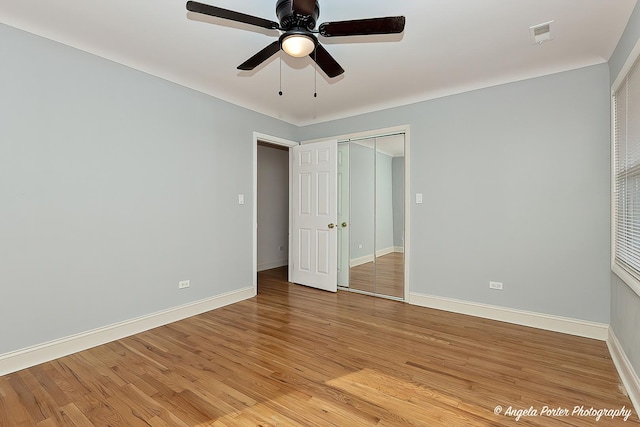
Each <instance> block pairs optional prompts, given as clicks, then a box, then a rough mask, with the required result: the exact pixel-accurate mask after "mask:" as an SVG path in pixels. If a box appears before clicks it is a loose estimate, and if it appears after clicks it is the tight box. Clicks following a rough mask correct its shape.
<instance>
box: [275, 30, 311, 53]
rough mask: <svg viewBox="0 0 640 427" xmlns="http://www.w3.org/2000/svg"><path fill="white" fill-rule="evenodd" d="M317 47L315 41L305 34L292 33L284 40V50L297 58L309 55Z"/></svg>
mask: <svg viewBox="0 0 640 427" xmlns="http://www.w3.org/2000/svg"><path fill="white" fill-rule="evenodd" d="M315 48H316V44H315V41H314V40H313V39H312V38H311V37H309V36H305V35H303V34H292V35H290V36H287V37H285V38H284V39H283V40H282V50H284V51H285V52H286V53H287V55H289V56H293V57H295V58H302V57H303V56H308V55H309V54H311V52H313V51H314V49H315Z"/></svg>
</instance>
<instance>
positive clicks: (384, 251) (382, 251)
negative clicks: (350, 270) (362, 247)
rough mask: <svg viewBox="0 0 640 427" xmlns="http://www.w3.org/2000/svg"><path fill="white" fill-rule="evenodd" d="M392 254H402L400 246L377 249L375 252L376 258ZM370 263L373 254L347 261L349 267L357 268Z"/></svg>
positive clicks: (402, 249) (402, 250)
mask: <svg viewBox="0 0 640 427" xmlns="http://www.w3.org/2000/svg"><path fill="white" fill-rule="evenodd" d="M393 252H404V248H402V247H400V246H389V247H388V248H384V249H378V250H377V251H376V256H385V255H388V254H390V253H393ZM371 261H373V254H369V255H365V256H361V257H359V258H352V259H350V260H349V266H350V267H357V266H359V265H362V264H366V263H368V262H371Z"/></svg>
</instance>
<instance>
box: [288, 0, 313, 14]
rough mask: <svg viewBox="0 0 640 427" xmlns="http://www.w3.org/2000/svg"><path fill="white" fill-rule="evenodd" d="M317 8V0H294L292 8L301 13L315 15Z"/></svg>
mask: <svg viewBox="0 0 640 427" xmlns="http://www.w3.org/2000/svg"><path fill="white" fill-rule="evenodd" d="M315 8H316V0H293V3H292V9H293V11H294V12H296V13H299V14H300V15H304V16H308V15H313V12H314V11H315Z"/></svg>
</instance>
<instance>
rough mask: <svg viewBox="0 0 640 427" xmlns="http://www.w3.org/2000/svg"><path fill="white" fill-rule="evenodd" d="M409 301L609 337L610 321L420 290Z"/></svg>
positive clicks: (503, 319) (580, 334) (539, 326)
mask: <svg viewBox="0 0 640 427" xmlns="http://www.w3.org/2000/svg"><path fill="white" fill-rule="evenodd" d="M409 303H410V304H414V305H419V306H422V307H429V308H435V309H438V310H445V311H451V312H454V313H460V314H467V315H470V316H476V317H482V318H485V319H492V320H499V321H501V322H507V323H514V324H516V325H522V326H531V327H533V328H538V329H545V330H548V331H554V332H562V333H564V334H569V335H577V336H580V337H587V338H594V339H597V340H601V341H605V340H606V339H607V337H608V336H609V325H607V324H604V323H596V322H589V321H586V320H579V319H571V318H569V317H561V316H554V315H550V314H543V313H535V312H532V311H524V310H516V309H512V308H506V307H499V306H495V305H488V304H480V303H475V302H469V301H461V300H457V299H453V298H445V297H438V296H432V295H423V294H418V293H411V294H410V296H409Z"/></svg>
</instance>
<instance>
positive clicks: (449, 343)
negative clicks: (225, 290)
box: [0, 268, 640, 427]
mask: <svg viewBox="0 0 640 427" xmlns="http://www.w3.org/2000/svg"><path fill="white" fill-rule="evenodd" d="M284 277H285V269H282V268H281V269H275V270H270V271H266V272H263V273H261V274H260V278H259V283H260V284H259V295H258V296H257V297H255V298H252V299H250V300H246V301H243V302H240V303H237V304H233V305H230V306H227V307H224V308H221V309H219V310H215V311H211V312H208V313H205V314H202V315H199V316H195V317H192V318H189V319H186V320H183V321H180V322H176V323H173V324H170V325H167V326H163V327H160V328H156V329H153V330H151V331H147V332H144V333H141V334H138V335H135V336H132V337H129V338H125V339H122V340H118V341H115V342H112V343H109V344H106V345H102V346H99V347H95V348H93V349H90V350H87V351H83V352H80V353H77V354H74V355H71V356H67V357H63V358H61V359H58V360H54V361H52V362H48V363H44V364H42V365H39V366H35V367H33V368H30V369H26V370H23V371H19V372H16V373H13V374H10V375H6V376H4V377H0V425H2V426H7V427H8V426H11V427H14V426H33V425H36V426H42V427H48V426H58V425H63V426H92V425H96V426H107V425H109V426H133V427H135V426H183V427H184V426H189V427H194V426H208V425H213V426H236V425H240V426H289V425H291V426H313V425H336V426H368V425H377V426H487V425H491V426H515V425H526V426H564V427H566V426H595V425H598V426H599V425H638V424H640V423H639V422H638V417H637V415H636V414H635V412H634V414H633V415H632V416H631V418H629V420H628V421H627V422H624V421H622V420H621V419H620V418H616V419H614V420H612V419H610V418H604V417H603V418H602V419H600V421H599V422H596V421H595V418H594V417H578V416H556V417H549V416H540V415H539V416H537V417H523V418H520V421H519V422H516V421H515V420H514V418H513V417H505V416H504V415H502V414H501V415H495V414H494V408H495V407H496V406H497V405H501V406H502V407H503V408H504V409H503V412H504V411H505V410H507V409H508V408H509V406H512V409H527V408H530V407H533V408H534V409H535V410H537V411H540V410H541V409H542V408H543V407H544V406H545V405H547V406H549V407H550V408H567V409H569V410H573V408H574V407H575V406H584V407H585V409H589V408H591V407H593V408H595V409H620V408H621V407H622V406H625V407H626V408H630V407H631V402H630V401H629V399H628V398H627V397H625V396H624V395H623V393H622V392H621V389H620V384H619V378H618V376H617V373H616V370H615V368H614V366H613V363H612V362H611V359H610V356H609V353H608V351H607V347H606V345H605V343H604V342H600V341H595V340H590V339H585V338H578V337H573V336H567V335H562V334H559V333H554V332H548V331H542V330H536V329H532V328H526V327H520V326H515V325H509V324H504V323H500V322H495V321H490V320H483V319H478V318H473V317H469V316H463V315H457V314H452V313H447V312H442V311H437V310H431V309H425V308H421V307H416V306H411V305H408V304H405V303H402V302H398V301H391V300H386V299H381V298H375V297H370V296H366V295H361V294H355V293H349V292H338V293H337V294H333V293H328V292H323V291H318V290H315V289H311V288H306V287H303V286H298V285H293V284H289V283H287V282H286V281H285V280H284Z"/></svg>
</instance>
